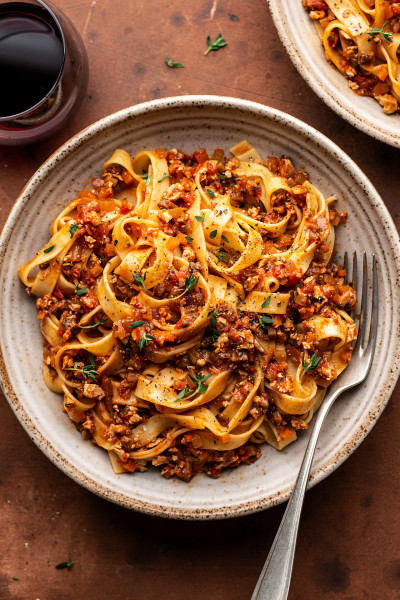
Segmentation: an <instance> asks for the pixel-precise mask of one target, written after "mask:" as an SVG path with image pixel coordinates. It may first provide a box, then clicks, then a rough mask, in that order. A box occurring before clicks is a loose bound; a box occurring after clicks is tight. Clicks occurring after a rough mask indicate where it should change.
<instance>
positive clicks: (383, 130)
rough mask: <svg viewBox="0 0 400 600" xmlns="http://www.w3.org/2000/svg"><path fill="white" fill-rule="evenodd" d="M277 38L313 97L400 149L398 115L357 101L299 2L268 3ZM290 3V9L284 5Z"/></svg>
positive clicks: (271, 0)
mask: <svg viewBox="0 0 400 600" xmlns="http://www.w3.org/2000/svg"><path fill="white" fill-rule="evenodd" d="M268 4H269V8H270V11H271V15H272V18H273V20H274V23H275V26H276V28H277V30H278V33H279V37H280V38H281V41H282V43H283V45H284V46H285V49H286V51H287V52H288V54H289V56H290V58H291V60H292V62H293V64H294V66H295V67H296V69H297V70H298V72H299V73H300V75H301V76H302V77H303V79H304V80H305V81H306V82H307V83H308V85H309V86H310V87H311V88H312V89H313V90H314V92H315V93H316V94H318V96H319V97H320V98H321V100H323V101H324V102H325V103H326V104H327V105H328V106H329V107H330V108H332V110H334V111H335V112H336V113H337V114H338V115H340V116H341V117H343V119H346V121H348V122H349V123H351V124H352V125H354V127H357V128H358V129H360V130H361V131H363V132H364V133H367V134H368V135H371V136H372V137H374V138H376V139H378V140H380V141H381V142H386V143H387V144H391V145H392V146H396V147H397V148H400V115H399V114H395V115H387V114H385V113H384V111H383V108H382V106H381V105H380V104H379V103H378V102H377V101H376V100H375V99H374V98H361V97H360V96H357V94H355V93H354V92H353V91H352V90H351V89H350V88H349V86H348V82H347V80H346V79H345V77H343V75H342V74H341V73H339V71H338V70H337V69H336V67H334V66H333V65H331V64H329V63H328V62H327V60H326V58H325V52H324V49H323V47H322V45H321V42H320V39H319V37H318V34H317V32H316V30H315V27H314V25H313V23H312V20H311V19H310V17H309V14H308V13H307V12H306V10H305V9H304V8H303V5H302V2H301V0H290V2H289V3H288V2H282V0H268ZM289 4H290V9H289V8H288V5H289Z"/></svg>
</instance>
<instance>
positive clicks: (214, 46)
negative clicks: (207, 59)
mask: <svg viewBox="0 0 400 600" xmlns="http://www.w3.org/2000/svg"><path fill="white" fill-rule="evenodd" d="M207 44H208V48H207V50H206V51H205V52H204V56H207V54H208V53H209V52H211V50H215V51H216V50H220V49H221V48H223V47H224V46H227V45H228V43H227V42H226V41H225V40H224V38H223V37H222V35H221V34H220V33H219V34H218V35H217V37H216V39H215V41H214V42H212V41H211V38H210V36H208V37H207Z"/></svg>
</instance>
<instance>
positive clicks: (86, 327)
mask: <svg viewBox="0 0 400 600" xmlns="http://www.w3.org/2000/svg"><path fill="white" fill-rule="evenodd" d="M107 320H108V317H101V318H100V319H99V320H98V321H96V323H93V324H92V325H79V327H80V328H81V329H95V328H96V327H100V325H103V323H105V322H106V321H107Z"/></svg>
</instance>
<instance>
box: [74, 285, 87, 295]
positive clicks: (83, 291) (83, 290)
mask: <svg viewBox="0 0 400 600" xmlns="http://www.w3.org/2000/svg"><path fill="white" fill-rule="evenodd" d="M88 291H89V290H88V289H87V288H80V287H79V283H77V284H76V286H75V294H76V295H77V296H84V295H85V294H87V293H88Z"/></svg>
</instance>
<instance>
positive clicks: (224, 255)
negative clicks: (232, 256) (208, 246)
mask: <svg viewBox="0 0 400 600" xmlns="http://www.w3.org/2000/svg"><path fill="white" fill-rule="evenodd" d="M214 254H215V256H216V257H217V258H218V260H220V261H221V262H224V263H227V262H228V258H229V254H227V253H226V252H225V250H224V249H223V248H220V249H219V250H216V251H215V252H214Z"/></svg>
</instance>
